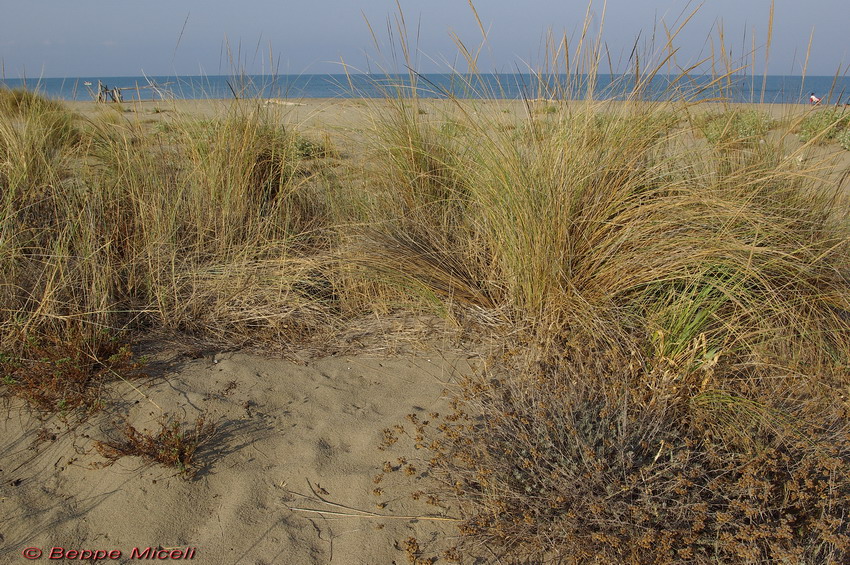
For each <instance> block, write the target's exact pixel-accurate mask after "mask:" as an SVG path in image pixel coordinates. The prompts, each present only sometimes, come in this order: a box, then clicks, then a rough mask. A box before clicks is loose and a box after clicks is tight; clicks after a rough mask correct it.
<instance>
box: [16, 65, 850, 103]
mask: <svg viewBox="0 0 850 565" xmlns="http://www.w3.org/2000/svg"><path fill="white" fill-rule="evenodd" d="M98 85H103V86H104V87H105V88H107V89H113V88H120V89H121V95H122V98H123V100H124V101H132V100H170V99H178V100H180V99H183V100H186V99H204V98H214V99H227V98H240V99H246V98H289V99H299V98H383V97H397V96H412V95H413V94H414V93H415V94H416V95H418V96H419V97H422V98H449V97H458V98H488V99H492V98H503V99H539V98H545V99H585V98H588V97H593V98H596V99H614V100H618V99H626V98H629V97H635V86H636V85H641V88H640V89H639V96H638V97H639V98H641V99H644V100H671V99H677V100H693V101H696V100H718V101H728V102H737V103H758V102H765V103H774V104H797V103H808V101H809V95H810V94H811V93H814V94H815V95H816V96H818V97H819V98H822V99H823V102H824V103H827V104H844V103H846V102H850V77H845V76H838V77H836V76H806V77H802V76H790V75H767V76H750V75H740V76H739V75H735V76H729V77H723V78H715V77H711V76H707V75H694V76H681V75H676V76H672V75H661V74H658V75H655V76H653V77H650V78H649V79H647V78H643V77H636V76H635V75H610V74H598V75H593V76H588V75H578V74H573V75H550V76H545V77H541V76H538V75H533V74H510V73H508V74H497V73H480V74H475V75H463V74H428V73H425V74H414V73H411V74H403V75H401V74H399V75H393V74H385V75H369V74H354V75H342V74H340V75H336V74H300V75H244V74H243V75H211V76H115V77H96V76H89V77H65V78H39V79H6V78H0V86H5V87H7V88H13V89H20V88H25V89H28V90H33V91H37V92H39V93H40V94H42V95H44V96H47V97H49V98H54V99H59V100H67V101H73V100H92V99H94V98H95V97H96V96H97V92H98Z"/></svg>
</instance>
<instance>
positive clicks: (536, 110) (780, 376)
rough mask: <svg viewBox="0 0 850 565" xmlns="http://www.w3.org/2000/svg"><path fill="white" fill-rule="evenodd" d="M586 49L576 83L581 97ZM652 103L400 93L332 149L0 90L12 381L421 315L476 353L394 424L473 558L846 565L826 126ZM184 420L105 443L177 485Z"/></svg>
mask: <svg viewBox="0 0 850 565" xmlns="http://www.w3.org/2000/svg"><path fill="white" fill-rule="evenodd" d="M401 31H403V30H401ZM582 39H584V38H582ZM584 49H585V55H584V56H577V57H576V56H574V58H573V61H574V63H573V64H576V63H575V61H579V62H580V64H581V65H588V63H587V61H591V63H590V64H589V67H587V66H584V67H580V68H578V69H575V68H571V67H570V63H566V65H567V68H568V69H571V71H570V72H571V76H576V77H579V76H580V77H583V78H582V79H581V80H583V81H589V84H587V85H586V86H587V91H586V92H588V93H589V92H592V91H593V88H592V76H593V72H595V70H596V69H597V68H598V64H597V63H598V61H599V55H600V51H598V50H597V51H594V48H593V47H592V46H587V45H585V47H584ZM579 51H580V50H579ZM573 53H574V55H575V51H573ZM557 66H558V65H553V67H557ZM643 73H646V69H645V68H644V70H643ZM414 74H415V73H414ZM648 74H650V75H651V74H652V73H651V72H650V73H648ZM588 76H590V77H591V78H590V79H588V78H587V77H588ZM414 78H415V77H414ZM458 80H466V81H469V82H468V85H469V88H470V89H474V88H476V83H475V81H474V80H473V79H470V78H469V77H468V76H461V75H459V76H458ZM577 80H578V79H577ZM411 82H414V81H411ZM540 83H541V84H546V85H548V84H551V81H550V80H548V79H547V77H546V76H543V75H541V77H540ZM642 84H643V85H645V83H641V82H640V81H638V83H637V84H636V85H635V86H634V91H633V92H632V95H631V96H629V97H627V99H626V100H623V101H619V102H611V101H605V100H593V99H592V97H589V96H586V97H582V98H581V99H575V98H574V97H573V94H574V93H575V92H576V90H575V89H576V85H572V86H571V87H570V88H569V89H564V90H556V91H550V92H547V93H546V94H547V96H546V97H545V100H540V101H538V100H534V99H531V98H529V99H526V100H521V101H514V102H507V101H503V100H499V99H498V96H497V93H491V95H490V96H489V97H488V96H487V95H486V94H487V93H483V94H484V96H483V98H479V99H470V100H466V99H457V98H453V97H451V96H448V97H447V99H446V100H443V101H440V102H439V103H435V102H433V101H426V100H424V99H422V98H421V97H420V96H419V95H418V93H417V90H416V89H415V88H414V89H409V88H406V87H405V88H398V89H393V88H391V87H388V90H387V91H386V93H387V96H386V97H385V99H382V100H373V101H369V102H366V103H364V104H363V105H362V106H360V107H359V108H360V111H362V112H363V124H364V128H365V129H364V131H363V132H362V135H361V136H360V137H357V138H356V139H353V140H350V141H349V146H348V147H347V148H346V152H347V154H348V155H349V156H348V157H346V158H340V157H339V156H338V155H337V154H336V152H335V151H333V150H332V148H330V147H329V146H328V144H327V143H319V142H317V141H316V140H315V138H310V137H308V136H307V135H306V134H305V133H304V132H302V131H300V130H299V127H298V125H293V124H291V123H290V122H289V121H287V120H286V116H285V115H283V114H281V113H280V111H279V110H278V109H275V108H269V107H268V106H267V105H263V104H262V102H261V101H259V100H256V101H238V102H234V103H232V104H225V105H223V106H222V110H221V111H220V112H219V114H218V115H216V116H215V117H214V118H212V119H208V118H204V119H201V118H198V117H196V116H184V115H180V114H179V113H177V112H170V111H169V112H165V113H162V112H160V113H162V114H164V116H165V117H164V118H163V120H162V121H160V122H159V124H160V125H157V126H156V127H153V126H151V125H150V124H145V123H143V122H142V121H141V120H139V119H138V118H137V117H136V116H135V115H134V114H133V113H131V112H123V111H121V112H118V111H114V110H109V111H105V112H103V113H101V114H100V115H95V116H89V117H83V116H81V115H77V114H73V113H71V112H69V111H67V110H66V109H65V108H64V107H63V106H62V105H61V104H58V103H55V102H50V101H47V100H44V99H41V98H39V97H37V96H35V95H33V94H31V93H16V92H3V93H2V96H0V113H2V118H3V119H2V120H0V187H2V190H3V194H4V199H3V203H2V210H1V211H0V212H2V215H0V237H1V238H2V239H1V240H0V251H2V255H0V257H1V258H2V259H0V261H2V262H0V346H1V347H2V353H3V363H2V364H0V366H2V368H3V375H4V385H3V386H4V387H5V390H6V391H8V392H9V393H10V394H15V395H18V396H22V397H24V398H26V399H28V400H29V401H30V402H32V403H34V405H36V406H38V407H41V408H45V409H67V410H74V409H77V408H80V409H81V410H83V411H84V412H85V411H91V410H93V409H96V408H98V407H99V406H100V405H101V403H99V402H98V399H100V398H101V397H100V396H98V395H97V394H93V395H91V394H89V395H87V394H83V393H81V395H80V396H79V402H77V401H75V404H73V405H71V404H68V402H67V401H66V400H57V398H58V397H57V396H56V391H57V390H60V391H61V390H62V389H61V387H59V385H57V383H61V382H67V383H72V382H73V383H75V384H74V386H75V387H78V388H79V387H80V386H82V387H84V388H85V387H87V386H92V387H101V386H103V381H104V378H105V377H104V375H106V374H107V373H109V375H113V374H119V375H122V378H125V377H124V375H127V376H129V374H130V373H131V372H132V371H134V370H136V369H137V366H136V365H135V364H134V363H133V361H132V358H131V356H130V354H129V349H127V348H126V347H123V345H124V344H126V343H127V342H129V340H131V338H132V337H133V336H135V335H141V334H145V333H149V332H152V331H170V332H178V333H179V332H182V333H186V334H191V335H193V336H196V337H199V338H203V339H206V340H210V341H214V342H216V343H227V344H229V345H231V346H244V345H263V346H268V347H280V346H281V344H292V343H302V342H304V341H305V340H309V339H317V337H318V338H321V337H325V338H326V337H327V336H329V335H332V334H333V331H334V330H335V329H338V328H342V327H344V326H345V324H347V323H349V322H350V321H351V320H352V319H355V318H357V317H359V316H364V315H374V316H380V315H381V314H382V313H386V312H388V311H391V310H394V311H398V310H399V309H402V310H403V311H404V312H405V313H406V314H407V315H411V316H413V315H418V314H422V313H424V312H428V313H432V314H433V313H437V314H439V315H441V316H443V317H444V318H446V319H447V320H448V321H449V323H451V324H455V325H460V326H463V327H464V328H465V329H466V330H467V331H468V332H469V333H470V334H473V335H475V334H479V335H482V336H483V337H482V338H480V339H479V341H478V343H479V344H480V343H483V342H485V341H486V343H487V348H488V350H489V351H491V352H494V353H493V354H492V355H491V357H490V358H489V359H488V363H487V364H486V366H485V368H483V369H481V370H479V371H477V372H473V373H472V374H470V375H467V376H466V377H465V378H464V379H463V380H462V381H461V382H460V383H459V386H458V387H457V388H456V389H455V395H456V396H455V399H454V406H455V410H454V412H453V413H450V414H444V415H442V416H441V415H434V416H433V417H431V418H429V420H428V421H427V422H426V421H422V420H421V418H412V419H411V421H410V422H409V423H408V425H407V426H406V427H405V428H404V430H405V431H404V433H406V434H407V435H408V436H409V438H410V439H411V440H412V445H411V451H412V452H413V453H414V454H415V453H418V454H420V456H421V460H422V462H421V465H420V467H421V468H426V469H428V470H429V473H430V474H431V476H432V478H433V479H434V480H433V493H431V497H432V498H430V500H432V502H433V501H437V502H435V503H441V502H440V501H442V502H445V503H448V504H451V505H452V507H453V508H455V509H456V510H457V512H458V513H459V514H460V519H461V527H460V531H459V533H460V538H459V539H460V543H459V546H460V549H459V551H460V554H462V555H468V556H470V559H474V558H475V556H487V555H489V556H490V558H495V559H502V560H503V562H556V563H557V562H574V563H591V562H598V561H599V560H603V561H606V562H612V563H684V562H688V563H756V562H788V563H841V562H844V561H845V560H846V559H847V557H848V555H850V531H848V525H847V521H846V519H845V517H846V514H847V511H848V510H850V424H849V423H848V418H847V417H848V410H850V405H848V397H847V391H848V386H850V373H848V367H850V331H848V329H850V328H848V319H850V301H848V293H847V288H848V282H847V277H848V273H850V258H849V257H848V254H847V251H848V241H849V240H848V236H850V228H848V226H850V224H848V221H847V220H848V217H847V206H846V204H847V197H846V195H845V194H844V193H843V188H842V186H841V184H840V182H837V181H836V180H835V175H834V174H833V173H834V169H833V166H832V161H831V160H830V158H831V157H830V155H829V154H828V153H823V152H819V151H818V150H819V147H820V146H819V144H823V143H826V144H829V143H832V141H831V139H832V137H834V135H833V133H832V132H833V129H835V128H836V126H840V127H838V128H837V130H836V133H835V135H839V134H840V130H841V128H842V127H846V124H845V123H844V118H843V115H842V114H835V113H834V112H833V111H831V110H829V111H826V110H818V111H815V112H810V113H809V114H808V115H806V116H804V117H802V118H800V117H798V116H787V117H783V119H779V120H774V119H773V118H772V117H771V116H769V115H767V114H765V113H763V112H762V111H761V110H760V109H756V108H749V107H746V108H737V107H736V108H727V107H725V106H722V105H708V104H697V103H695V102H693V101H692V100H688V99H682V98H680V97H678V96H677V95H676V93H675V90H671V95H670V97H669V99H667V100H653V101H649V100H643V99H642V98H641V93H642ZM798 134H799V136H800V137H802V143H799V142H798V143H794V142H795V140H796V137H797V135H798ZM839 139H840V138H839ZM106 344H111V345H110V346H109V347H107V346H106ZM470 347H474V345H470ZM81 352H88V355H83V354H82V353H81ZM93 352H94V353H93ZM105 358H108V359H110V360H112V362H111V364H110V363H105V362H104V359H105ZM36 369H37V370H36ZM107 369H108V370H107ZM26 371H29V373H27V374H28V375H29V376H28V377H27V378H26V379H24V377H23V375H24V372H26ZM101 377H104V378H101ZM75 390H76V389H75ZM61 394H65V393H64V392H61V393H60V395H61ZM60 402H65V403H64V404H62V405H61V406H60V405H59V404H60ZM199 422H200V423H197V426H196V428H195V436H192V437H193V439H191V441H189V446H190V447H189V449H188V450H184V452H181V451H180V449H182V447H181V446H182V445H183V443H184V439H185V438H186V437H188V436H186V434H187V433H189V432H186V431H185V430H184V428H183V427H182V424H181V423H178V422H176V421H168V422H166V421H163V425H162V430H161V432H160V433H159V434H157V433H154V432H149V433H148V432H138V431H137V430H135V429H134V428H131V427H128V428H127V429H126V430H125V432H126V433H125V436H126V437H125V438H124V439H123V440H120V441H119V440H115V442H113V443H112V444H103V445H101V448H102V449H104V450H106V451H107V452H108V453H109V454H110V455H111V456H112V455H114V456H116V457H118V456H121V455H122V454H139V453H146V454H147V455H146V456H147V457H149V458H150V459H152V460H154V461H160V462H163V463H165V464H168V465H174V466H176V467H177V468H178V470H179V471H181V472H183V471H188V470H189V469H190V468H192V463H193V461H192V456H193V454H194V447H195V446H196V444H197V443H198V442H199V441H201V439H202V437H206V436H207V435H210V434H211V433H212V430H211V429H208V428H206V427H205V424H204V422H203V421H199ZM190 431H191V430H190ZM391 433H392V432H391ZM181 453H183V455H181ZM415 542H416V540H413V543H415ZM417 547H418V546H417ZM451 554H452V555H456V554H457V553H456V552H455V551H454V550H452V552H451ZM494 556H495V557H494Z"/></svg>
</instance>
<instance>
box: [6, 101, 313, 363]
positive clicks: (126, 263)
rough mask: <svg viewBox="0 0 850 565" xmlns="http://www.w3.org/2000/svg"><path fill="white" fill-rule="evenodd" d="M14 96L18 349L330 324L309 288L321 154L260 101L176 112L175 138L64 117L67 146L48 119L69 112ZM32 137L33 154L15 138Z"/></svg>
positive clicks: (135, 124)
mask: <svg viewBox="0 0 850 565" xmlns="http://www.w3.org/2000/svg"><path fill="white" fill-rule="evenodd" d="M12 100H13V101H16V102H15V103H14V104H13V103H11V102H8V103H5V105H4V106H3V108H5V110H4V112H7V114H6V116H7V118H8V119H4V120H3V121H2V123H3V126H2V128H3V131H2V132H0V133H2V134H3V135H0V141H2V143H0V149H2V151H0V157H2V167H0V182H2V184H3V188H4V195H5V196H4V203H3V205H4V214H3V216H2V218H0V223H2V232H3V234H4V236H3V239H2V246H3V271H2V273H0V277H2V281H0V292H2V297H3V298H2V299H3V310H2V312H3V314H2V315H0V326H2V334H3V339H4V340H6V342H7V345H6V347H7V349H8V348H9V347H12V346H13V344H14V343H15V340H16V339H17V336H18V335H21V334H22V335H32V336H48V337H50V338H57V339H60V340H63V339H64V338H65V336H66V335H67V336H71V335H72V334H73V336H76V337H79V338H81V339H82V338H85V337H86V336H88V337H91V338H93V339H100V338H101V337H102V336H103V335H104V333H103V332H102V331H101V330H102V329H104V328H115V329H116V330H118V329H121V328H130V329H138V328H141V327H146V326H150V325H154V326H158V327H163V326H164V327H167V328H171V329H180V330H188V331H199V332H202V333H203V332H208V335H211V336H214V337H216V338H220V337H223V336H225V335H229V336H230V337H235V336H236V335H238V334H239V332H240V331H241V332H242V334H241V335H242V339H250V338H248V337H247V336H249V335H251V334H252V333H253V332H254V331H255V330H256V329H258V328H260V327H267V328H269V332H270V334H269V335H279V332H280V331H281V330H286V329H287V327H297V328H300V329H296V330H294V331H296V332H303V331H305V330H304V329H303V328H304V325H303V324H307V326H309V327H320V326H321V325H322V324H324V323H325V322H326V321H327V320H328V318H327V317H326V316H323V315H322V312H323V311H324V308H325V307H324V305H322V304H318V303H317V301H315V300H313V296H312V295H311V292H312V291H310V290H309V289H307V290H303V291H302V290H301V289H305V288H306V287H305V286H304V285H303V284H302V285H301V286H300V287H298V285H299V284H300V282H299V281H301V279H302V278H303V277H302V275H303V273H305V272H307V271H311V272H313V273H314V275H313V276H316V273H320V272H321V271H322V267H321V266H320V267H318V269H317V268H316V266H315V265H317V264H319V265H321V264H325V263H327V259H313V258H310V257H309V256H311V255H313V254H314V253H315V252H316V251H317V250H320V249H323V248H325V247H326V242H327V239H326V238H323V236H322V235H321V234H322V230H323V229H324V227H325V226H326V225H327V221H326V216H327V214H326V211H325V209H326V207H325V204H324V202H325V196H324V194H323V193H322V192H321V189H320V188H319V187H318V186H317V184H318V181H317V179H318V178H319V176H320V173H321V167H322V163H321V160H322V158H323V157H324V156H325V155H326V154H327V153H326V151H325V150H324V149H323V147H322V146H321V145H320V144H318V143H316V142H312V141H309V140H306V139H305V138H303V137H302V136H300V135H299V134H298V133H297V132H295V131H293V130H290V129H288V128H289V126H286V127H284V126H283V125H281V124H280V123H279V120H278V119H277V118H276V117H275V116H272V112H270V111H268V110H264V109H262V108H260V107H256V108H253V107H250V105H241V106H239V105H236V106H235V107H233V108H230V109H228V110H227V111H226V112H225V113H224V115H223V116H221V117H220V119H216V120H213V121H209V122H200V121H197V120H191V119H180V118H174V120H173V123H172V126H171V133H170V134H169V137H168V138H165V137H163V136H161V135H158V134H156V133H155V132H151V131H149V130H148V129H146V128H145V127H144V124H143V123H141V122H139V121H136V120H133V119H132V117H124V116H123V115H119V116H117V117H115V118H109V119H106V120H103V119H97V118H95V119H92V120H85V121H84V120H81V119H79V118H73V119H72V118H68V120H69V122H68V123H73V124H74V128H75V129H74V131H75V132H76V134H75V137H74V141H73V143H72V142H71V141H70V140H66V137H67V136H64V135H65V134H61V135H60V134H57V133H56V131H55V130H56V128H58V127H59V126H55V127H54V125H51V124H55V123H56V122H55V120H54V119H53V117H52V116H53V115H54V114H55V113H57V112H59V111H60V109H61V106H59V105H57V104H56V103H52V102H50V101H47V100H42V99H41V98H40V97H38V96H37V95H33V94H30V93H27V94H26V95H25V96H24V95H22V97H21V98H20V100H18V98H13V99H12ZM40 100H41V101H40ZM24 110H25V112H24V113H21V111H24ZM63 115H67V112H65V114H63ZM62 123H65V122H62ZM45 124H47V125H45ZM63 127H64V126H63ZM51 128H52V129H51ZM59 129H60V130H61V131H65V130H64V129H62V128H59ZM33 132H42V134H40V137H37V139H36V140H35V141H36V142H37V143H35V142H34V143H31V144H30V145H31V147H30V149H31V150H29V151H27V152H24V153H22V152H21V150H20V147H19V146H18V145H14V144H15V143H18V141H20V140H22V139H23V140H28V139H31V137H32V134H33ZM48 145H49V146H48ZM21 155H23V156H24V157H21ZM22 158H25V159H24V161H22V160H21V159H22ZM324 253H325V255H327V253H326V252H324ZM254 291H255V292H254ZM268 300H272V301H273V302H274V305H272V304H270V303H268V302H267V301H268ZM313 304H317V305H316V306H315V307H314V306H313ZM294 311H297V312H299V314H298V315H297V317H298V319H299V320H302V321H303V322H297V323H295V322H292V319H291V316H290V315H289V314H288V313H292V312H294ZM314 314H315V315H318V318H316V319H317V320H319V319H320V320H321V321H317V322H316V323H315V324H314V323H312V322H309V321H308V320H309V319H311V317H313V315H314ZM290 322H292V323H290ZM240 328H241V329H240ZM69 332H70V333H69ZM107 333H108V332H107ZM255 335H256V334H255Z"/></svg>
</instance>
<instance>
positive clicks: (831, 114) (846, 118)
mask: <svg viewBox="0 0 850 565" xmlns="http://www.w3.org/2000/svg"><path fill="white" fill-rule="evenodd" d="M848 124H850V113H848V112H846V111H845V110H843V109H837V108H829V109H824V110H817V111H815V112H812V113H811V114H809V115H808V116H806V118H805V119H804V120H803V121H802V123H801V124H800V140H801V141H804V142H808V141H811V140H816V143H827V142H829V141H832V140H834V139H836V137H837V136H838V135H839V134H840V133H841V132H842V131H843V130H844V129H845V128H846V127H847V125H848Z"/></svg>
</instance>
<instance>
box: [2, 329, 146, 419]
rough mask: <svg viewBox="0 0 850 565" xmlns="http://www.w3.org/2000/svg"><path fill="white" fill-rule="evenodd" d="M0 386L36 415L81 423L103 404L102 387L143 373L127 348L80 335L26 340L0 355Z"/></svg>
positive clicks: (103, 388)
mask: <svg viewBox="0 0 850 565" xmlns="http://www.w3.org/2000/svg"><path fill="white" fill-rule="evenodd" d="M0 373H2V377H3V386H4V388H5V389H6V391H7V392H8V393H9V394H11V395H14V396H17V397H20V398H23V399H24V400H26V401H27V403H28V404H29V405H30V406H31V407H33V408H35V409H37V410H39V411H42V412H45V413H49V414H52V413H56V412H59V413H60V414H62V415H63V416H67V415H69V414H76V415H77V416H78V417H79V418H80V419H84V418H85V417H87V416H88V415H90V414H91V413H93V412H95V411H97V410H99V409H101V408H102V407H103V406H104V404H105V394H106V390H105V389H106V385H107V384H108V383H111V382H114V381H117V380H126V379H133V378H139V377H141V376H142V375H143V374H142V372H141V368H140V365H139V363H137V362H136V360H135V359H134V357H133V353H132V351H131V350H130V347H129V346H128V345H127V344H122V343H121V342H119V341H118V340H117V339H97V340H92V339H88V338H86V337H85V336H77V337H75V338H74V337H68V336H67V335H66V336H62V337H55V336H54V337H51V338H41V339H36V338H34V337H30V338H28V339H24V340H22V341H21V344H20V347H19V349H18V351H15V352H13V353H7V354H3V355H2V356H0Z"/></svg>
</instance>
